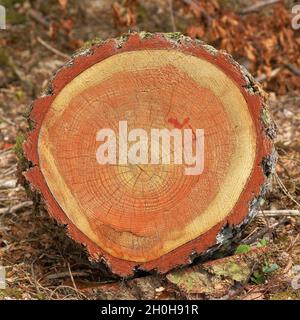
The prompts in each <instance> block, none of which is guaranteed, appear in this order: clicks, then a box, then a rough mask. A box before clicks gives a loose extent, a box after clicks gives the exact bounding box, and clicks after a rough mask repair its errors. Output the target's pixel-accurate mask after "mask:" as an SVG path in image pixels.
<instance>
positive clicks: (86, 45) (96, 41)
mask: <svg viewBox="0 0 300 320" xmlns="http://www.w3.org/2000/svg"><path fill="white" fill-rule="evenodd" d="M103 42H104V40H103V39H102V38H101V37H95V38H93V39H92V40H88V41H86V42H85V43H84V44H83V46H82V47H81V48H79V49H78V50H77V51H76V54H80V53H82V52H84V51H86V50H88V49H89V48H91V47H92V46H94V45H97V44H101V43H103ZM76 54H75V55H76Z"/></svg>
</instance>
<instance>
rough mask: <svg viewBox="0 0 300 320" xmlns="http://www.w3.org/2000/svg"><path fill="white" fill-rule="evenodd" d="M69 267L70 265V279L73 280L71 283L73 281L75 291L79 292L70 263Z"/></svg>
mask: <svg viewBox="0 0 300 320" xmlns="http://www.w3.org/2000/svg"><path fill="white" fill-rule="evenodd" d="M67 265H68V269H69V274H70V278H71V281H72V284H73V287H74V289H75V290H78V289H77V286H76V283H75V281H74V277H73V274H72V271H71V266H70V263H69V262H67Z"/></svg>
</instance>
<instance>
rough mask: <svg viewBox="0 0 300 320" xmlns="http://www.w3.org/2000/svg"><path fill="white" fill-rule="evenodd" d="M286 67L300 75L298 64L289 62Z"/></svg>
mask: <svg viewBox="0 0 300 320" xmlns="http://www.w3.org/2000/svg"><path fill="white" fill-rule="evenodd" d="M286 67H287V68H288V69H289V70H290V71H291V72H293V74H294V75H296V76H298V77H300V69H299V68H297V67H296V66H294V65H292V64H291V63H287V64H286Z"/></svg>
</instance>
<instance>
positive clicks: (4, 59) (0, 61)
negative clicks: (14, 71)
mask: <svg viewBox="0 0 300 320" xmlns="http://www.w3.org/2000/svg"><path fill="white" fill-rule="evenodd" d="M0 65H3V66H6V67H10V66H11V59H10V57H9V55H8V53H7V51H6V50H5V49H4V48H0Z"/></svg>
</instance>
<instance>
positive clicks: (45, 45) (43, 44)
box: [37, 37, 71, 60]
mask: <svg viewBox="0 0 300 320" xmlns="http://www.w3.org/2000/svg"><path fill="white" fill-rule="evenodd" d="M37 42H38V43H40V44H41V45H42V46H43V47H45V48H46V49H48V50H49V51H51V52H52V53H54V54H56V55H58V56H60V57H62V58H64V59H68V60H69V59H70V58H71V56H69V55H67V54H65V53H63V52H61V51H59V50H58V49H56V48H54V47H52V46H51V45H50V44H48V43H47V42H45V41H44V40H43V39H41V38H40V37H37Z"/></svg>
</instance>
